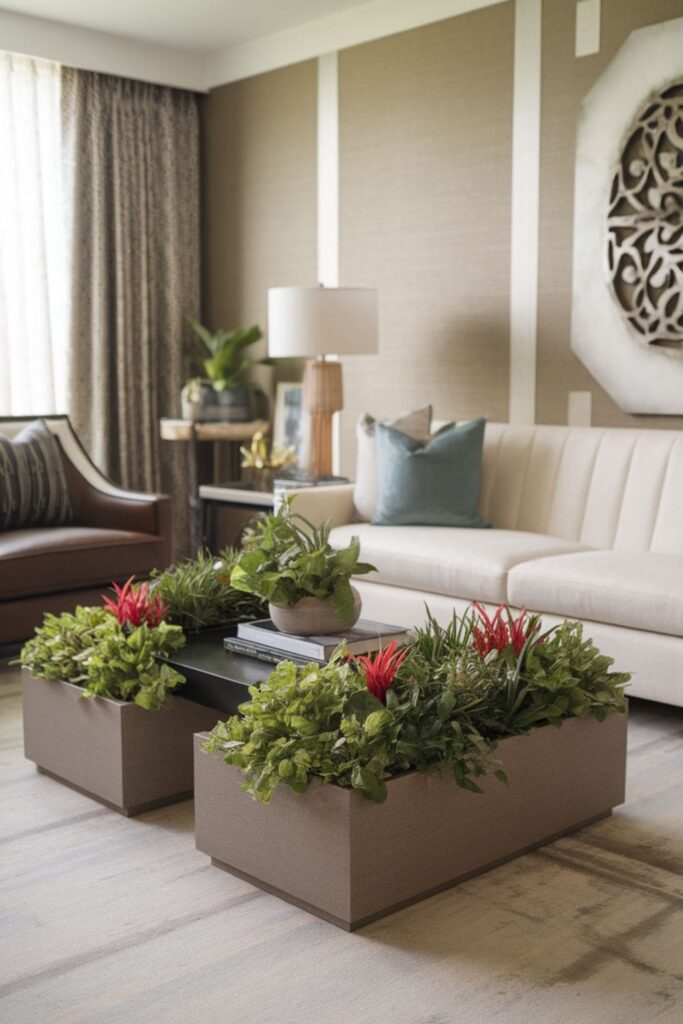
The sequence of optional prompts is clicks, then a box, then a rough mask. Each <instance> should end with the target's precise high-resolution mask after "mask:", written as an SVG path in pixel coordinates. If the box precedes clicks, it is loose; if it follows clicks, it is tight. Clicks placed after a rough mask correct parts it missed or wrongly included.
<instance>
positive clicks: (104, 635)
mask: <svg viewBox="0 0 683 1024" xmlns="http://www.w3.org/2000/svg"><path fill="white" fill-rule="evenodd" d="M184 643H185V637H184V636H183V632H182V630H181V629H180V627H179V626H171V625H168V624H167V623H165V622H162V623H160V625H159V626H157V627H156V628H154V629H150V627H149V626H138V627H137V628H133V629H126V630H124V629H122V628H121V626H120V625H119V623H118V622H117V620H116V618H115V617H114V616H113V615H112V614H111V613H110V612H108V611H106V609H104V608H82V607H80V606H79V607H78V608H76V610H75V612H74V613H73V614H72V613H68V612H65V613H64V614H63V615H51V614H48V615H46V616H45V619H44V621H43V624H42V626H40V627H39V628H38V629H37V630H36V635H35V636H34V637H33V638H32V639H31V640H29V641H28V642H27V643H26V644H24V646H23V648H22V651H21V655H20V658H19V661H20V664H21V665H23V666H24V667H25V668H28V669H30V671H31V672H32V673H33V674H34V675H35V676H38V677H39V678H42V679H63V680H65V681H66V682H69V683H75V684H76V685H77V686H82V687H83V690H84V693H83V696H84V697H93V696H95V695H96V694H99V695H100V696H103V697H113V698H114V699H116V700H126V701H129V700H132V701H135V703H136V704H139V705H140V707H143V708H145V709H147V710H154V711H156V710H158V709H159V708H161V707H163V705H164V703H165V700H166V694H167V693H169V692H170V691H172V690H174V689H176V687H178V686H180V685H181V684H182V683H183V682H184V681H185V680H184V678H183V676H181V675H180V673H179V672H176V671H175V669H172V668H171V667H170V666H168V665H164V664H163V663H160V662H158V661H157V660H156V659H157V657H168V656H169V655H170V654H172V653H173V652H174V651H177V650H179V649H180V648H181V647H182V646H183V645H184Z"/></svg>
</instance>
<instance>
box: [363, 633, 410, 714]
mask: <svg viewBox="0 0 683 1024" xmlns="http://www.w3.org/2000/svg"><path fill="white" fill-rule="evenodd" d="M407 653H408V648H407V647H405V648H404V649H403V650H399V649H398V644H397V642H396V641H395V640H394V641H393V643H390V644H389V646H388V647H387V648H386V649H385V650H384V651H378V652H377V654H375V656H374V657H368V656H367V655H365V654H358V655H356V657H354V658H351V659H350V660H351V661H353V662H354V663H356V664H358V663H360V664H361V665H362V666H363V668H362V671H363V675H364V676H365V685H366V686H367V688H368V690H369V691H370V693H371V694H372V695H373V696H374V697H377V700H381V701H382V703H383V704H386V692H387V690H388V689H389V687H390V686H391V684H392V683H393V681H394V678H395V676H396V673H397V672H398V670H399V668H400V667H401V665H402V663H403V659H404V658H405V656H406V654H407Z"/></svg>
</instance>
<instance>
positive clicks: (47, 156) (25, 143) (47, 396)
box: [0, 52, 68, 416]
mask: <svg viewBox="0 0 683 1024" xmlns="http://www.w3.org/2000/svg"><path fill="white" fill-rule="evenodd" d="M60 123H61V118H60V70H59V65H58V64H53V63H50V62H47V61H40V60H33V59H29V58H27V57H20V56H17V55H15V54H9V53H2V52H0V416H2V415H24V414H36V413H50V412H65V411H66V397H67V395H66V392H67V314H68V271H67V258H66V257H67V247H66V231H65V227H66V225H65V216H64V202H63V191H62V153H61V130H60Z"/></svg>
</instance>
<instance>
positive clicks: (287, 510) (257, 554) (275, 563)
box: [231, 498, 375, 619]
mask: <svg viewBox="0 0 683 1024" xmlns="http://www.w3.org/2000/svg"><path fill="white" fill-rule="evenodd" d="M331 528H332V523H331V520H328V521H327V522H326V523H323V525H322V526H319V527H316V526H314V525H313V524H312V523H310V522H309V521H308V520H307V519H305V518H304V517H303V516H300V515H299V514H298V513H296V512H293V511H292V499H291V498H285V499H284V500H283V501H282V503H281V505H280V507H279V508H278V510H277V511H276V512H275V513H273V514H272V515H268V516H263V517H262V518H261V519H259V520H258V521H257V524H256V526H255V527H254V529H253V530H252V532H251V533H250V535H249V536H248V537H247V538H246V539H245V548H246V550H245V551H244V553H243V554H242V556H241V557H240V559H239V561H238V562H237V564H236V565H235V567H234V569H233V571H232V576H231V582H232V585H233V586H234V587H236V588H237V589H238V590H244V591H246V592H248V593H250V594H256V595H258V596H259V597H261V598H263V600H264V601H272V603H273V604H276V605H281V606H283V607H286V608H292V607H293V606H294V605H295V604H296V603H297V602H298V601H300V600H301V598H302V597H318V598H321V599H323V600H325V599H326V598H331V599H332V600H333V601H334V608H335V611H336V613H337V615H338V616H339V618H340V619H344V618H347V617H349V616H350V615H351V614H352V612H353V591H352V590H351V583H350V580H351V577H352V576H359V575H361V574H362V573H367V572H372V571H373V570H374V568H375V567H374V566H373V565H369V564H367V563H365V562H360V561H359V558H360V542H359V540H358V538H357V537H352V538H351V541H350V543H349V545H348V547H346V548H342V549H340V550H336V549H335V548H333V547H332V545H331V544H330V542H329V537H330V530H331Z"/></svg>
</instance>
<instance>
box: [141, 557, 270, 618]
mask: <svg viewBox="0 0 683 1024" xmlns="http://www.w3.org/2000/svg"><path fill="white" fill-rule="evenodd" d="M239 556H240V552H239V551H237V550H235V549H234V548H230V547H226V548H224V549H223V550H222V551H221V552H220V553H219V554H218V555H212V554H211V553H210V552H209V551H200V552H199V553H198V555H197V556H196V557H195V558H188V559H186V560H185V561H183V562H178V564H177V565H174V566H171V568H170V569H166V570H165V571H164V572H155V573H154V574H153V576H152V583H151V589H152V590H153V592H154V594H155V595H157V594H158V595H159V597H161V599H162V601H163V602H164V604H166V605H168V607H169V613H168V617H169V620H170V621H171V622H173V623H175V624H176V625H177V626H182V628H183V629H185V630H195V631H196V630H198V629H207V628H209V627H211V626H223V625H225V624H226V623H228V622H234V621H236V620H246V619H259V618H263V616H264V614H265V613H266V607H265V604H264V602H263V601H262V600H261V598H259V597H257V596H255V595H254V594H250V593H245V592H244V591H243V590H237V589H236V588H235V587H234V586H232V584H231V582H230V577H231V574H232V571H233V568H234V566H235V564H236V562H237V560H238V558H239Z"/></svg>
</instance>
